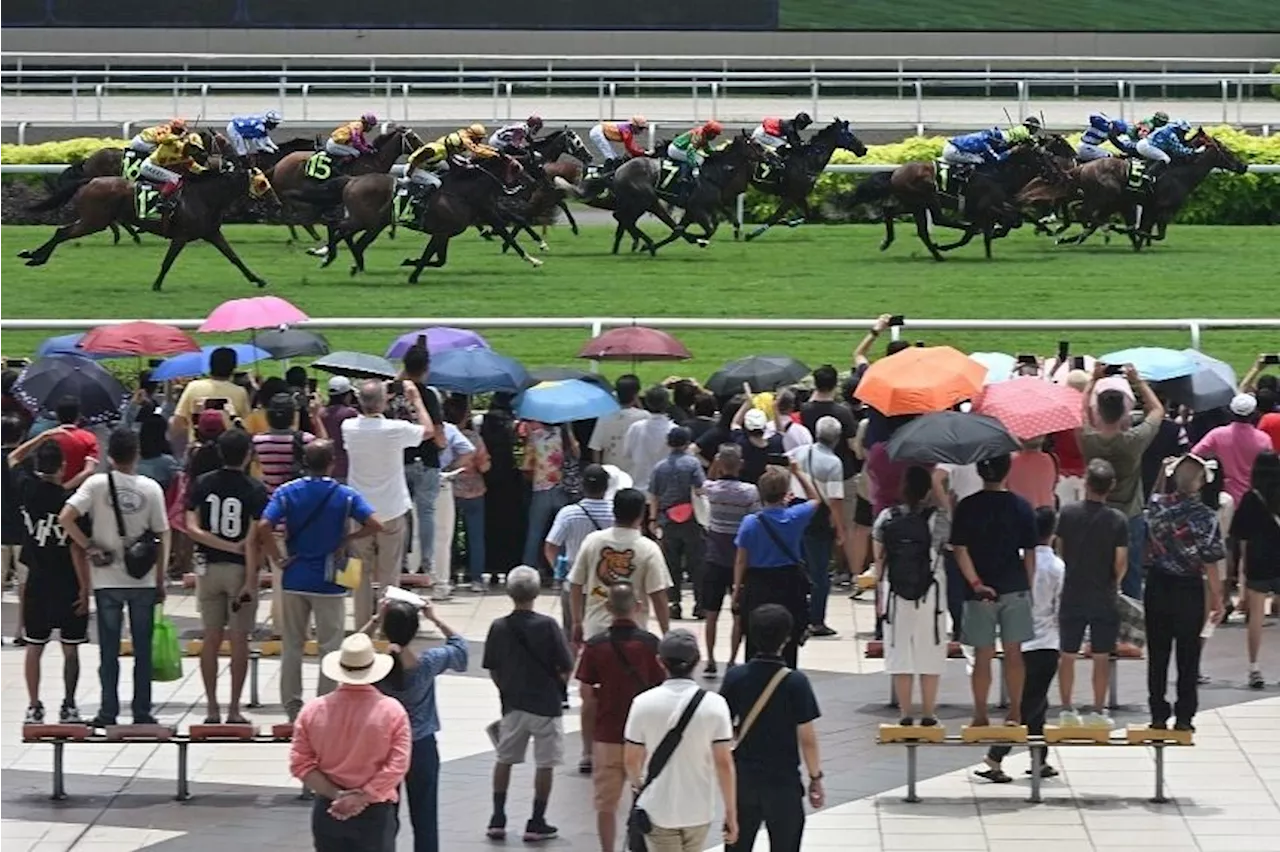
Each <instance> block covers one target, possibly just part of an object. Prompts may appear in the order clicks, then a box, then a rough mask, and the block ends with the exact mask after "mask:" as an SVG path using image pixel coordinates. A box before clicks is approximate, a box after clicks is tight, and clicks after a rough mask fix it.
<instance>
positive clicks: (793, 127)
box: [751, 112, 813, 154]
mask: <svg viewBox="0 0 1280 852" xmlns="http://www.w3.org/2000/svg"><path fill="white" fill-rule="evenodd" d="M810 124H813V118H812V117H811V116H810V115H809V113H807V112H799V113H796V117H795V118H766V119H765V120H764V121H762V122H760V126H759V127H757V128H756V129H755V130H753V131H751V138H752V140H754V141H756V142H759V143H760V144H761V145H763V146H765V147H766V148H768V149H769V150H770V151H773V152H774V153H775V154H777V153H778V149H779V148H781V147H783V146H784V145H790V146H791V147H792V148H799V147H800V146H801V145H803V144H804V140H802V139H801V138H800V131H801V130H804V129H805V128H806V127H808V126H809V125H810Z"/></svg>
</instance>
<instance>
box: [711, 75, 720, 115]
mask: <svg viewBox="0 0 1280 852" xmlns="http://www.w3.org/2000/svg"><path fill="white" fill-rule="evenodd" d="M719 94H720V84H719V83H717V82H716V81H714V80H712V81H711V117H712V118H715V117H716V106H717V99H718V96H719Z"/></svg>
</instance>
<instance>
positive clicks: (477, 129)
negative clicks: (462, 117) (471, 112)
mask: <svg viewBox="0 0 1280 852" xmlns="http://www.w3.org/2000/svg"><path fill="white" fill-rule="evenodd" d="M467 135H468V136H470V137H471V138H472V139H483V138H484V137H485V129H484V125H483V124H473V125H471V126H470V127H468V128H467Z"/></svg>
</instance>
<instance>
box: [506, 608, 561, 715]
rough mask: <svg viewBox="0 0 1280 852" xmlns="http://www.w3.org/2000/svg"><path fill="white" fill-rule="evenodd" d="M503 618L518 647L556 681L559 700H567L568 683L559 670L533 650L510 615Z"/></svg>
mask: <svg viewBox="0 0 1280 852" xmlns="http://www.w3.org/2000/svg"><path fill="white" fill-rule="evenodd" d="M503 620H504V621H506V623H507V629H508V630H510V631H511V635H512V636H514V637H516V642H517V643H519V645H520V647H521V648H523V649H524V652H525V653H526V654H528V655H529V657H530V658H531V659H532V660H533V661H534V662H535V663H537V664H538V668H540V669H542V670H543V671H544V672H546V674H547V676H548V677H550V678H551V679H552V680H553V681H555V682H556V685H557V686H558V687H559V689H560V700H561V701H565V700H567V698H568V694H569V685H568V684H567V683H566V682H565V679H564V676H563V675H562V674H561V673H560V672H558V671H556V667H555V666H553V665H552V664H551V663H549V662H547V661H546V660H545V659H543V658H542V657H540V656H539V655H538V654H537V653H535V652H534V650H533V646H532V645H530V644H529V637H527V636H525V635H524V631H523V630H521V629H520V628H519V627H517V626H516V623H515V622H514V621H512V620H511V616H509V615H508V616H507V617H506V618H504V619H503Z"/></svg>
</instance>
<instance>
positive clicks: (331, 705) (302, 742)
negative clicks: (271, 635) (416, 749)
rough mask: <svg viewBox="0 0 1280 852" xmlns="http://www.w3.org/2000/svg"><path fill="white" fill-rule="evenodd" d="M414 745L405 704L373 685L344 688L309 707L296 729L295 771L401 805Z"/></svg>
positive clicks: (292, 765) (292, 760)
mask: <svg viewBox="0 0 1280 852" xmlns="http://www.w3.org/2000/svg"><path fill="white" fill-rule="evenodd" d="M411 745H412V742H411V738H410V728H409V715H408V713H406V712H405V709H404V705H403V704H401V703H400V702H399V701H397V700H396V699H394V698H391V697H389V696H386V695H383V694H382V693H381V692H379V691H378V690H377V688H375V687H373V686H352V685H351V684H345V683H344V684H339V685H338V688H337V689H336V690H334V691H333V692H331V693H329V694H328V695H325V696H322V697H320V698H317V699H316V700H315V701H312V702H309V703H308V704H306V705H304V706H303V708H302V712H301V713H299V714H298V720H297V721H296V722H294V725H293V746H292V748H291V749H290V750H289V772H290V774H292V775H293V777H294V778H298V779H302V778H303V777H305V776H306V775H307V773H309V772H311V771H312V770H313V769H318V770H319V771H320V772H321V773H322V774H323V775H324V776H325V777H326V778H328V779H329V780H330V781H331V782H333V784H334V786H336V787H337V788H338V789H340V790H361V791H363V792H364V793H365V794H366V795H367V796H368V797H369V799H370V801H372V802H375V803H376V802H398V801H399V800H400V796H399V788H400V782H401V781H403V780H404V776H405V773H406V772H408V771H409V749H410V747H411Z"/></svg>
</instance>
